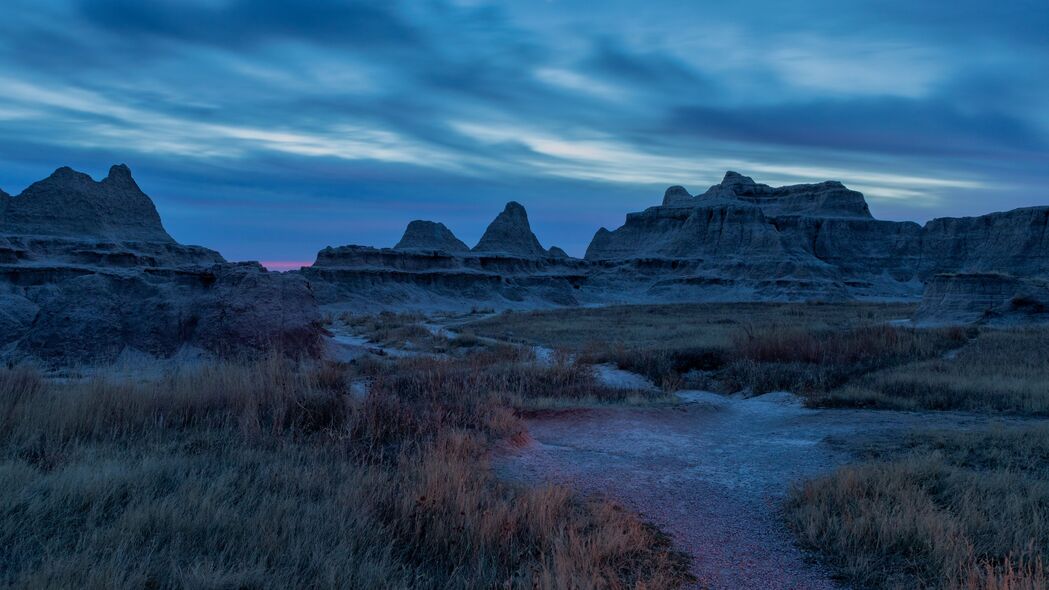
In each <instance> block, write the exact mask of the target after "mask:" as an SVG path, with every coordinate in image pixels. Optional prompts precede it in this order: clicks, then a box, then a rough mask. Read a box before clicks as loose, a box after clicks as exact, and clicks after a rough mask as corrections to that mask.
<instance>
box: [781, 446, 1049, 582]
mask: <svg viewBox="0 0 1049 590" xmlns="http://www.w3.org/2000/svg"><path fill="white" fill-rule="evenodd" d="M786 508H787V510H786V513H787V519H788V523H789V525H790V526H791V527H792V528H793V529H794V531H795V532H796V533H797V535H798V538H799V540H800V541H801V543H802V544H803V546H805V547H806V548H808V549H811V550H813V551H816V552H818V553H820V554H821V556H822V557H823V558H824V560H825V561H827V562H828V563H829V564H831V565H832V566H833V567H834V568H835V569H836V570H837V571H838V572H839V574H841V575H842V576H843V577H844V578H845V579H846V580H847V581H848V582H849V583H851V584H854V585H855V586H857V587H862V588H894V589H895V588H901V589H902V588H937V589H941V588H942V589H970V588H971V589H978V588H979V589H1011V590H1027V589H1031V590H1033V589H1035V588H1046V587H1047V585H1049V572H1047V571H1046V570H1045V564H1046V560H1047V559H1049V428H1046V427H1044V426H1042V427H1035V428H1032V427H1024V428H1010V429H995V430H985V431H978V432H950V433H947V432H938V433H924V434H920V435H915V436H914V437H912V438H911V439H909V440H908V441H906V442H905V444H904V445H903V448H898V449H892V450H890V451H883V452H882V453H881V456H879V457H876V458H875V459H874V460H871V461H868V462H866V463H862V464H859V465H852V466H847V467H843V468H841V469H839V470H838V471H837V472H835V473H834V474H832V475H828V476H825V477H821V478H818V479H816V480H813V481H810V482H807V483H805V484H804V485H801V486H799V487H797V488H796V489H795V490H794V491H793V492H792V494H791V496H790V498H789V500H788V502H787V505H786Z"/></svg>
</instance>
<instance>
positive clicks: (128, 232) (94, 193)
mask: <svg viewBox="0 0 1049 590" xmlns="http://www.w3.org/2000/svg"><path fill="white" fill-rule="evenodd" d="M0 228H2V229H3V232H4V233H6V234H13V235H22V236H32V235H48V236H68V237H73V238H77V239H83V238H96V239H102V240H109V241H127V240H130V241H144V242H162V243H164V242H166V243H172V242H174V240H173V239H172V238H171V236H170V235H168V233H167V232H166V231H164V227H163V225H161V223H160V215H159V214H158V213H157V209H156V207H154V206H153V201H152V200H150V198H149V197H147V196H146V195H145V194H144V193H143V192H142V191H141V190H140V189H139V188H138V185H137V184H135V181H134V179H133V178H131V171H130V170H128V167H127V166H124V165H122V164H121V165H117V166H113V167H112V168H110V170H109V175H108V176H106V178H105V179H103V180H102V181H100V182H95V181H94V180H93V179H92V178H91V177H90V176H88V175H87V174H83V173H81V172H77V171H75V170H73V169H71V168H59V169H58V170H55V172H54V173H53V174H52V175H51V176H49V177H47V178H45V179H44V180H41V181H39V182H35V183H33V184H32V185H30V186H29V188H27V189H25V190H24V191H23V192H22V194H20V195H18V196H17V197H13V198H8V199H7V206H6V207H4V208H3V212H2V214H0Z"/></svg>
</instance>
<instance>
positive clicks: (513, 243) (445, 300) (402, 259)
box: [301, 202, 588, 310]
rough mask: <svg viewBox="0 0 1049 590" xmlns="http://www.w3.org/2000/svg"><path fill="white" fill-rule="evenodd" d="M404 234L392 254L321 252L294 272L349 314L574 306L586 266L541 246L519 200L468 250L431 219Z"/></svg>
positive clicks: (350, 249)
mask: <svg viewBox="0 0 1049 590" xmlns="http://www.w3.org/2000/svg"><path fill="white" fill-rule="evenodd" d="M422 223H425V224H426V225H422ZM413 226H414V227H413ZM438 226H439V227H438ZM404 236H405V237H404V238H402V240H401V241H400V242H399V243H398V244H397V246H395V247H394V248H392V249H391V248H383V249H379V248H371V247H367V246H340V247H338V248H332V247H328V248H325V249H324V250H321V251H320V252H319V253H318V254H317V260H316V262H315V263H314V264H313V266H311V267H309V268H304V269H303V270H302V271H301V272H302V274H303V275H304V276H306V277H307V278H309V280H310V282H311V283H312V284H313V285H314V287H315V290H316V292H317V297H318V300H319V301H320V302H322V303H324V304H328V305H333V306H336V307H346V308H350V309H354V310H379V309H386V308H391V307H392V308H401V309H463V308H466V309H468V308H470V307H476V306H485V307H488V306H491V307H497V308H502V309H505V308H532V307H549V306H555V305H576V304H578V303H580V301H579V299H578V298H577V294H578V292H579V288H580V286H581V284H582V283H583V282H584V280H585V276H584V275H585V273H586V269H587V268H588V265H587V264H586V263H585V262H583V261H581V260H577V259H572V258H570V257H568V255H567V254H566V253H565V252H564V251H563V250H561V249H560V248H551V249H550V250H546V249H544V248H543V247H542V245H541V244H540V243H539V240H538V239H537V238H536V237H535V234H533V233H532V229H531V226H530V225H529V222H528V214H527V213H526V212H525V209H524V207H522V206H521V205H520V204H519V203H514V202H511V203H508V204H507V205H506V207H505V209H504V210H503V211H502V213H500V214H499V215H498V216H497V217H496V218H495V220H494V221H493V222H492V223H491V224H490V225H489V226H488V229H487V231H485V233H484V236H483V237H482V238H481V240H480V242H478V244H477V246H475V247H474V248H473V249H465V248H464V247H459V246H458V244H461V242H459V241H458V239H455V237H454V235H453V234H452V233H451V231H449V230H448V229H447V228H446V227H444V226H443V225H440V224H433V223H432V222H417V221H413V222H412V223H411V224H409V227H408V229H407V230H405V233H404ZM452 240H454V241H452Z"/></svg>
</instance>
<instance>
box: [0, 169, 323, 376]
mask: <svg viewBox="0 0 1049 590" xmlns="http://www.w3.org/2000/svg"><path fill="white" fill-rule="evenodd" d="M0 202H2V203H3V204H4V207H3V208H2V209H0V356H2V357H6V358H7V359H8V360H19V359H36V360H40V361H43V362H45V363H49V364H67V363H100V362H102V363H104V362H108V361H112V360H113V359H115V358H116V357H117V356H118V355H120V354H121V353H122V352H123V351H125V350H129V349H130V350H137V351H141V352H145V353H149V354H153V355H156V356H169V355H172V354H174V353H176V352H177V351H178V350H179V349H181V348H183V347H194V348H199V349H204V350H206V351H211V352H215V353H238V352H239V351H242V350H245V349H252V350H257V349H261V348H265V347H268V346H271V345H276V346H283V347H284V348H285V349H286V350H290V351H300V350H301V351H303V352H308V351H311V350H314V349H316V348H317V347H318V346H319V345H320V341H319V339H320V336H321V328H320V324H319V312H318V311H317V307H316V303H315V301H314V299H313V294H312V290H311V288H310V286H309V284H308V283H307V282H306V280H305V279H304V278H303V277H301V276H297V275H291V274H288V275H282V274H279V273H269V272H267V271H266V270H265V269H263V268H262V267H261V266H259V265H258V264H257V263H249V264H243V263H240V264H231V263H227V262H226V261H225V260H224V259H223V258H222V256H220V255H219V254H218V253H217V252H215V251H212V250H208V249H207V248H202V247H199V246H184V245H182V244H179V243H178V242H176V241H175V240H174V239H172V238H171V236H170V235H168V233H167V232H166V231H165V230H164V228H163V226H162V224H161V222H160V216H159V215H158V214H157V211H156V208H155V207H154V205H153V202H152V200H150V198H149V197H147V196H146V195H145V194H144V193H142V191H141V190H139V188H138V186H137V185H136V184H135V181H134V180H133V179H132V177H131V173H130V171H129V170H128V169H127V167H126V166H114V167H113V168H112V169H111V170H110V173H109V176H107V177H106V178H105V179H104V180H102V181H100V182H96V181H94V180H92V179H91V178H90V177H89V176H87V175H85V174H81V173H79V172H75V171H73V170H71V169H69V168H60V169H59V170H57V171H55V173H54V174H52V175H51V176H50V177H48V178H47V179H45V180H42V181H40V182H37V183H35V184H33V185H31V186H30V187H29V188H27V189H26V190H25V191H24V192H23V193H22V194H20V195H18V196H17V197H6V196H5V197H4V198H3V201H0Z"/></svg>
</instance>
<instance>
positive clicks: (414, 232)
mask: <svg viewBox="0 0 1049 590" xmlns="http://www.w3.org/2000/svg"><path fill="white" fill-rule="evenodd" d="M393 248H394V249H395V250H440V251H442V252H469V251H470V248H469V246H467V245H466V244H464V243H463V242H462V240H460V239H459V238H457V237H455V234H453V233H452V230H450V229H448V228H447V227H445V225H444V224H443V223H437V222H434V221H424V220H421V219H416V220H415V221H412V222H411V223H409V224H408V227H407V228H405V230H404V235H403V236H402V237H401V241H400V242H397V245H396V246H394V247H393Z"/></svg>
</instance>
